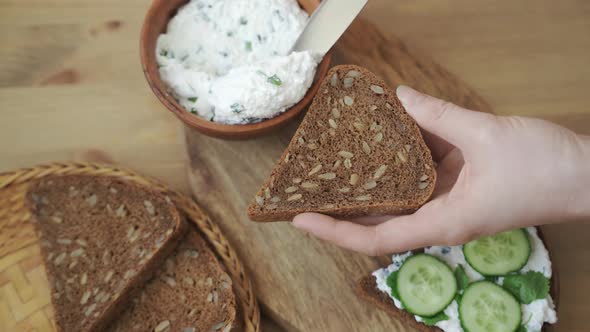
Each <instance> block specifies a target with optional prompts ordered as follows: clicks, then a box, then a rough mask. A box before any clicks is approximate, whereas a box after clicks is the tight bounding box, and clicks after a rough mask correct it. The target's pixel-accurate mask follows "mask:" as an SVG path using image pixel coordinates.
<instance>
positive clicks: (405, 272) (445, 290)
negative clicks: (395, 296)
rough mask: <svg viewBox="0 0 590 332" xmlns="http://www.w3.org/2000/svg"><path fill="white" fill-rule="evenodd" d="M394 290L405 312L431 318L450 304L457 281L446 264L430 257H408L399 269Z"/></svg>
mask: <svg viewBox="0 0 590 332" xmlns="http://www.w3.org/2000/svg"><path fill="white" fill-rule="evenodd" d="M397 291H398V293H399V300H400V301H401V302H402V304H403V306H404V308H405V309H406V310H407V311H409V312H411V313H413V314H414V315H419V316H424V317H431V316H434V315H436V314H437V313H439V312H441V311H443V310H444V309H445V308H446V307H447V306H448V305H449V304H450V303H451V302H452V301H453V299H454V298H455V294H456V293H457V280H456V279H455V275H454V274H453V271H452V270H451V268H450V267H449V266H448V265H447V264H445V263H444V262H442V261H441V260H439V259H438V258H436V257H434V256H431V255H427V254H418V255H414V256H411V257H410V258H408V259H407V260H406V261H405V262H404V263H403V264H402V266H401V267H400V269H399V273H398V274H397Z"/></svg>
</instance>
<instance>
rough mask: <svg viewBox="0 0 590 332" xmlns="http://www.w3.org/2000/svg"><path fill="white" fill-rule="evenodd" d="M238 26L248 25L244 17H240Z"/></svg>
mask: <svg viewBox="0 0 590 332" xmlns="http://www.w3.org/2000/svg"><path fill="white" fill-rule="evenodd" d="M240 24H241V25H246V24H248V19H247V18H245V17H244V16H242V17H240Z"/></svg>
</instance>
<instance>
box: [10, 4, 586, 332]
mask: <svg viewBox="0 0 590 332" xmlns="http://www.w3.org/2000/svg"><path fill="white" fill-rule="evenodd" d="M148 4H149V0H125V1H115V0H0V171H4V170H10V169H13V168H17V167H25V166H31V165H34V164H38V163H42V162H48V161H56V160H72V159H74V160H91V161H104V162H117V163H121V164H124V165H127V166H130V167H133V168H135V169H137V170H139V171H142V172H143V173H146V174H149V175H152V176H155V177H158V178H160V179H163V180H165V181H167V182H168V183H170V185H171V186H173V187H175V188H178V189H181V190H185V191H187V192H188V184H187V180H186V177H185V172H184V169H185V163H186V156H185V153H184V146H183V144H182V137H181V131H180V130H179V125H178V123H177V121H176V119H175V118H173V117H172V116H171V115H169V114H168V113H167V112H164V111H163V107H162V106H161V105H160V104H159V102H158V101H157V100H156V99H155V97H154V96H153V95H152V94H151V92H150V91H149V89H148V88H147V85H146V84H145V81H144V79H143V76H142V73H141V69H140V65H139V60H138V59H139V55H138V40H137V36H138V32H139V27H140V25H141V23H142V19H143V13H144V12H145V10H146V8H147V6H148ZM363 16H364V17H366V18H369V19H371V20H373V21H374V22H376V23H377V24H378V25H379V26H380V27H381V28H382V29H385V30H391V31H394V32H395V34H396V35H397V36H399V37H401V38H402V39H403V40H404V41H405V42H406V44H407V45H409V46H410V47H411V48H415V49H418V50H420V51H422V52H424V53H427V54H430V55H431V56H432V58H434V59H436V60H437V61H438V62H439V63H440V64H442V65H443V66H445V67H446V68H448V69H450V70H451V71H452V72H454V73H455V74H457V75H458V76H459V77H460V78H461V79H463V80H464V81H465V82H467V83H468V84H469V85H470V86H471V87H473V88H474V89H475V90H476V91H477V92H478V93H480V94H481V95H482V96H483V97H484V98H485V99H486V100H487V101H488V102H489V103H490V104H491V105H492V107H493V108H494V110H495V111H496V112H497V113H499V114H518V115H526V116H536V117H542V118H546V119H550V120H552V121H555V122H557V123H560V124H563V125H566V126H568V127H570V128H572V129H574V130H576V131H578V132H582V133H586V134H590V106H589V105H590V94H589V93H588V90H589V89H590V2H588V1H585V0H561V1H551V0H536V1H532V0H526V1H525V0H522V1H500V2H498V1H493V0H481V1H477V2H473V1H469V0H422V1H413V0H398V1H391V0H372V1H371V3H370V4H369V5H368V6H367V8H366V9H365V11H364V13H363ZM546 229H547V232H546V233H547V236H548V240H549V242H551V244H552V247H553V248H554V252H555V255H556V257H555V260H556V265H557V267H558V269H559V271H560V274H561V276H562V277H561V278H562V281H564V280H567V282H562V285H561V307H560V310H559V314H560V324H559V325H558V328H557V330H560V331H586V330H587V323H586V316H587V314H588V313H589V312H590V300H589V299H590V283H588V281H590V264H588V262H589V261H590V244H589V241H588V240H590V224H589V223H585V224H581V225H559V226H551V227H547V228H546ZM0 296H2V293H1V292H0ZM265 326H266V327H267V329H266V330H267V331H268V330H270V331H280V330H281V329H280V328H279V327H278V325H275V324H274V323H273V322H270V321H268V322H267V323H266V325H265Z"/></svg>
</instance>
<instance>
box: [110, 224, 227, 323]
mask: <svg viewBox="0 0 590 332" xmlns="http://www.w3.org/2000/svg"><path fill="white" fill-rule="evenodd" d="M235 318H236V304H235V298H234V293H233V291H232V281H231V279H230V277H229V276H228V275H227V274H226V273H225V272H224V270H223V268H222V267H221V265H220V264H219V262H218V261H217V259H216V257H215V255H214V254H213V252H212V251H211V249H209V247H208V246H207V244H206V243H205V241H204V240H203V239H202V238H201V237H200V236H199V234H198V233H197V232H196V231H195V230H191V231H189V232H188V234H187V235H186V236H185V238H184V239H183V240H182V241H181V242H180V244H179V245H178V247H177V248H176V249H175V251H174V253H173V254H172V255H170V256H169V257H168V258H166V260H165V262H164V264H163V266H162V267H160V269H159V270H158V271H157V272H156V274H155V275H154V277H153V278H152V279H151V280H150V281H149V282H148V283H147V284H146V285H145V287H144V288H143V289H142V290H141V292H140V293H139V295H138V296H136V297H135V298H134V299H133V300H132V302H131V304H130V306H129V308H128V309H127V310H126V311H125V312H124V313H123V314H122V315H121V316H120V317H118V318H117V320H116V321H115V322H114V323H113V325H112V326H111V327H110V329H109V330H108V331H109V332H127V331H157V332H165V331H170V332H171V331H182V332H209V331H211V332H214V331H220V332H228V331H230V329H231V328H232V327H233V325H234V322H235Z"/></svg>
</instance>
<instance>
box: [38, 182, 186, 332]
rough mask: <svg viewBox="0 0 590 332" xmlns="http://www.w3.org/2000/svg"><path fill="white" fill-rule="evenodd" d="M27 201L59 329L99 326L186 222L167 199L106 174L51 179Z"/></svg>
mask: <svg viewBox="0 0 590 332" xmlns="http://www.w3.org/2000/svg"><path fill="white" fill-rule="evenodd" d="M28 204H29V205H30V207H31V210H32V217H33V218H32V219H33V221H34V224H35V227H36V229H37V232H38V235H39V238H40V243H41V253H42V256H43V262H44V265H45V269H46V272H47V277H48V280H49V284H50V288H51V301H52V303H53V308H54V312H55V323H56V327H57V330H58V331H104V330H105V328H106V325H107V324H108V323H109V322H110V321H112V320H113V318H115V317H116V316H117V315H119V314H120V312H121V311H122V310H123V309H124V308H125V307H126V305H127V302H128V300H129V298H130V297H131V296H133V294H134V293H135V291H137V290H138V289H139V288H141V287H142V286H143V284H144V282H145V281H146V280H147V279H148V278H149V277H150V275H151V273H152V272H153V271H155V270H156V269H157V268H158V266H159V265H160V264H161V263H162V262H163V261H164V259H165V258H166V257H167V256H168V254H169V253H171V252H172V250H174V247H175V246H176V244H177V241H178V240H179V239H180V238H181V237H182V235H183V234H184V230H185V227H186V223H185V222H184V221H183V220H182V219H181V218H180V215H179V213H178V211H177V210H176V208H175V206H174V205H173V204H172V202H171V201H170V199H168V198H167V197H164V196H162V195H161V194H159V193H156V192H154V191H152V190H149V189H147V188H145V187H142V186H139V185H135V184H132V183H128V182H125V181H122V180H119V179H115V178H110V177H99V176H96V177H93V176H64V177H59V176H55V177H49V178H46V179H43V180H41V181H39V182H36V183H34V184H32V185H31V187H30V188H29V191H28Z"/></svg>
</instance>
